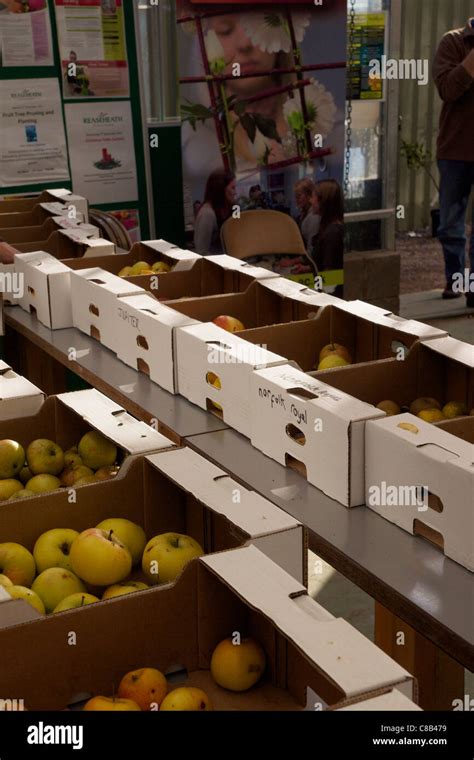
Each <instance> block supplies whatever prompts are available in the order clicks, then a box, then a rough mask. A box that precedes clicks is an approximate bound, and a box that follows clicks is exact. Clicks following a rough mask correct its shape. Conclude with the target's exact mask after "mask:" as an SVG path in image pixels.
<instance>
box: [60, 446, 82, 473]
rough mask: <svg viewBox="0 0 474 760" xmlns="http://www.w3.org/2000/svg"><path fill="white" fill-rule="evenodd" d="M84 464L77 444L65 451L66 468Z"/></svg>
mask: <svg viewBox="0 0 474 760" xmlns="http://www.w3.org/2000/svg"><path fill="white" fill-rule="evenodd" d="M81 464H84V463H83V461H82V459H81V457H80V456H79V454H78V453H77V446H71V448H70V449H67V451H65V452H64V468H66V467H71V466H72V467H79V466H80V465H81Z"/></svg>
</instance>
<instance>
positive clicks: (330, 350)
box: [319, 343, 352, 364]
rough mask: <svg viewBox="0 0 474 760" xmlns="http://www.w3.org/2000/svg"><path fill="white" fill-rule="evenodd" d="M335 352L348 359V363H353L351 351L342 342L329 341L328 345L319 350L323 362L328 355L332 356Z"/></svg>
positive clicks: (320, 359)
mask: <svg viewBox="0 0 474 760" xmlns="http://www.w3.org/2000/svg"><path fill="white" fill-rule="evenodd" d="M333 354H336V355H337V356H342V358H343V359H345V360H346V362H347V364H352V356H351V354H350V352H349V351H348V350H347V348H346V347H345V346H342V345H341V344H340V343H328V344H327V345H326V346H323V348H322V349H321V351H320V352H319V361H320V362H322V360H323V359H325V358H326V356H331V355H333Z"/></svg>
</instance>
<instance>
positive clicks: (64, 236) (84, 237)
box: [15, 225, 115, 260]
mask: <svg viewBox="0 0 474 760" xmlns="http://www.w3.org/2000/svg"><path fill="white" fill-rule="evenodd" d="M94 230H95V227H93V228H92V231H89V232H88V231H87V228H86V227H84V228H83V227H82V226H80V225H78V226H77V227H75V228H71V229H67V230H57V231H56V232H52V233H51V235H50V236H49V238H48V239H47V240H40V241H34V242H30V243H15V248H16V249H17V250H18V251H20V252H21V253H34V252H36V251H45V252H46V253H50V254H51V255H52V256H55V258H57V259H63V260H64V259H72V258H82V257H84V258H95V257H96V256H111V255H113V254H115V245H114V243H111V242H110V240H105V239H104V238H99V237H97V233H96V232H94Z"/></svg>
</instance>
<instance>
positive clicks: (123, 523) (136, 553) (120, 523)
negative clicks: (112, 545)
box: [95, 517, 146, 565]
mask: <svg viewBox="0 0 474 760" xmlns="http://www.w3.org/2000/svg"><path fill="white" fill-rule="evenodd" d="M95 527H96V528H99V529H100V530H105V531H106V532H109V531H113V535H114V536H116V537H117V538H118V539H119V541H121V542H122V544H125V546H126V547H127V549H128V551H129V552H130V554H131V555H132V564H133V565H136V564H138V562H140V560H141V558H142V555H143V550H144V548H145V546H146V534H145V531H144V530H143V528H142V527H141V526H140V525H137V524H136V523H134V522H132V521H131V520H126V519H125V518H123V517H109V518H107V520H102V522H100V523H99V524H98V525H96V526H95Z"/></svg>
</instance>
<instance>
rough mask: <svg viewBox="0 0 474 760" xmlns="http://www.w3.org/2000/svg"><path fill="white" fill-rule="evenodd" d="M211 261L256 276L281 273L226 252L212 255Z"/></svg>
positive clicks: (270, 275)
mask: <svg viewBox="0 0 474 760" xmlns="http://www.w3.org/2000/svg"><path fill="white" fill-rule="evenodd" d="M209 261H210V262H211V263H212V264H217V266H220V267H222V268H223V269H230V270H232V271H236V272H243V273H244V274H248V275H250V276H255V277H260V278H261V277H271V278H275V277H279V275H278V274H277V273H276V272H272V270H271V269H265V268H264V267H257V266H253V264H248V263H247V262H246V261H243V260H242V259H236V258H234V256H228V255H227V254H226V253H222V254H219V255H217V256H210V257H209Z"/></svg>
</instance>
